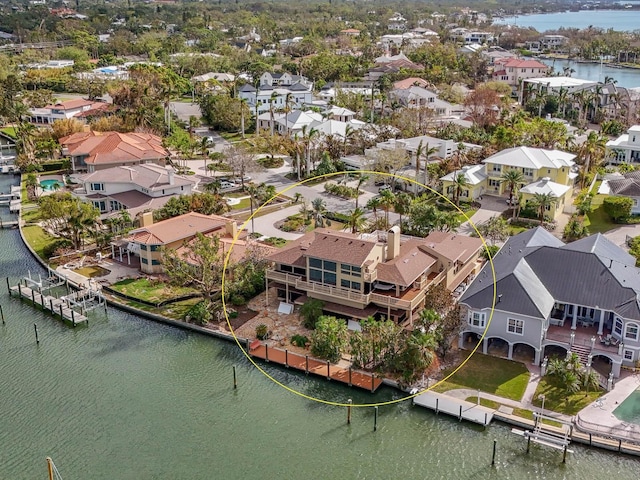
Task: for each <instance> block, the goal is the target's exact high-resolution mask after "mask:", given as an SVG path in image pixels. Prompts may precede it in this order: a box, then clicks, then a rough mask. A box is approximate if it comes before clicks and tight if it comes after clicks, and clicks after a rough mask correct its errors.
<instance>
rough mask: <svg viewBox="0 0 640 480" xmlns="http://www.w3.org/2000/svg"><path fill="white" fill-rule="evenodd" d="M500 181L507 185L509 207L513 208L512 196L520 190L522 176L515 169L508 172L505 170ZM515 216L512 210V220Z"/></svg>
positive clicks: (522, 181) (522, 180)
mask: <svg viewBox="0 0 640 480" xmlns="http://www.w3.org/2000/svg"><path fill="white" fill-rule="evenodd" d="M500 179H501V180H502V181H503V182H506V184H507V188H508V189H509V206H513V196H514V195H515V193H516V192H517V190H518V189H519V188H520V184H521V183H524V175H523V174H522V172H521V171H519V170H516V169H515V168H510V169H509V170H505V171H504V172H502V175H501V176H500ZM515 215H516V209H515V208H514V209H513V216H514V218H515Z"/></svg>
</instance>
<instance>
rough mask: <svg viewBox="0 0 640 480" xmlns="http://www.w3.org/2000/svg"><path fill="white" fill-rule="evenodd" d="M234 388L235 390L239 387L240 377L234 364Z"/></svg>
mask: <svg viewBox="0 0 640 480" xmlns="http://www.w3.org/2000/svg"><path fill="white" fill-rule="evenodd" d="M233 388H234V390H235V389H236V388H238V379H237V377H236V366H235V365H234V366H233Z"/></svg>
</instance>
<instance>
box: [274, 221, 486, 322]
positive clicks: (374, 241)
mask: <svg viewBox="0 0 640 480" xmlns="http://www.w3.org/2000/svg"><path fill="white" fill-rule="evenodd" d="M385 237H386V238H385ZM481 249H482V241H481V240H480V239H479V238H472V237H466V236H463V235H457V234H455V233H445V232H433V233H431V234H430V235H429V236H428V237H426V238H416V237H407V236H403V235H400V229H399V228H398V227H397V226H394V227H392V228H391V229H390V230H389V231H388V232H386V233H378V234H369V235H366V234H365V235H359V236H358V235H353V234H350V233H342V232H336V231H333V230H327V229H317V230H314V231H313V232H310V233H307V234H306V235H304V236H303V237H301V238H299V239H298V240H296V241H294V242H292V243H291V244H289V245H287V246H285V247H283V248H281V249H279V250H278V251H276V252H275V253H273V254H272V255H270V256H269V257H268V259H269V260H271V261H272V262H273V264H274V266H273V267H272V268H271V269H269V270H267V272H266V273H267V274H266V277H267V282H268V284H267V286H268V287H270V288H271V287H274V288H275V289H276V290H277V295H278V297H279V298H282V299H285V300H286V301H287V302H293V303H299V304H301V303H304V302H306V301H307V299H308V298H316V299H319V300H322V301H323V302H324V307H323V308H324V310H325V311H327V312H331V313H334V314H337V315H339V316H342V317H347V318H353V319H363V318H366V317H368V316H370V315H372V316H376V315H378V316H379V317H382V316H384V317H385V318H390V319H393V320H394V321H396V322H398V323H401V324H402V325H405V326H406V325H412V324H413V319H414V318H416V315H417V314H419V312H420V311H421V310H422V309H423V308H424V301H425V295H426V293H427V290H428V289H429V287H431V286H432V285H436V284H439V283H443V284H444V285H445V286H446V287H447V288H448V289H449V290H453V289H455V288H456V287H458V286H459V285H460V284H461V283H462V282H464V281H466V280H469V279H470V277H471V278H472V277H473V276H474V275H475V274H477V272H479V271H480V268H481V266H482V262H481V260H480V259H479V254H480V251H481ZM268 297H269V290H268V289H267V302H268V301H269V300H268Z"/></svg>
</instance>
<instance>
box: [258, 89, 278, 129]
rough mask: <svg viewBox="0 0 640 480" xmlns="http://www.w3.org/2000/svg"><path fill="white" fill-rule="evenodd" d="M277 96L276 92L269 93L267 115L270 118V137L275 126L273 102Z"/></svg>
mask: <svg viewBox="0 0 640 480" xmlns="http://www.w3.org/2000/svg"><path fill="white" fill-rule="evenodd" d="M277 98H278V94H277V93H276V92H273V93H272V94H271V98H269V117H270V120H271V136H272V137H273V135H274V128H275V120H274V119H273V102H275V101H276V99H277ZM256 121H257V119H256Z"/></svg>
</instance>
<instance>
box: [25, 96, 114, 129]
mask: <svg viewBox="0 0 640 480" xmlns="http://www.w3.org/2000/svg"><path fill="white" fill-rule="evenodd" d="M115 110H116V107H115V106H114V105H112V104H110V103H106V102H96V101H93V100H85V99H84V98H76V99H74V100H67V101H66V102H58V103H56V104H53V105H47V106H46V107H43V108H30V109H29V117H30V121H31V122H32V123H36V124H39V125H50V124H52V123H53V122H55V121H56V120H64V119H68V118H76V119H78V120H81V121H82V120H84V119H86V118H91V117H97V116H102V115H107V114H110V113H112V112H114V111H115Z"/></svg>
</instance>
